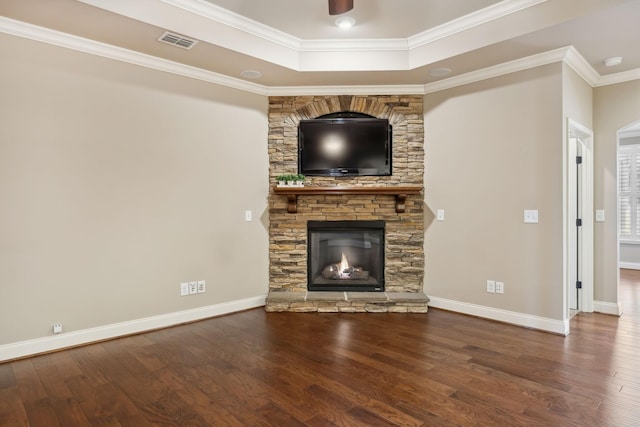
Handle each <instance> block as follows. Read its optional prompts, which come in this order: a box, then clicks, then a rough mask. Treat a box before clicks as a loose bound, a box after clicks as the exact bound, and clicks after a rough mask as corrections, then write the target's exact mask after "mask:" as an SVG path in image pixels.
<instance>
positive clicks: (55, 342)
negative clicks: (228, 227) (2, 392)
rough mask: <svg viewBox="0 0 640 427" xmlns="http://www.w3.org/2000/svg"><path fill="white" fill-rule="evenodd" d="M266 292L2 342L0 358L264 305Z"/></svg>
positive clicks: (109, 337) (114, 336)
mask: <svg viewBox="0 0 640 427" xmlns="http://www.w3.org/2000/svg"><path fill="white" fill-rule="evenodd" d="M265 298H266V295H260V296H257V297H251V298H246V299H242V300H236V301H230V302H225V303H220V304H215V305H209V306H206V307H199V308H194V309H191V310H184V311H176V312H173V313H167V314H161V315H158V316H152V317H146V318H143V319H136V320H131V321H128V322H120V323H113V324H111V325H104V326H98V327H95V328H90V329H83V330H80V331H73V332H67V333H61V334H59V335H53V336H48V337H43V338H36V339H32V340H27V341H20V342H16V343H11V344H4V345H0V362H2V361H6V360H11V359H16V358H19V357H25V356H32V355H35V354H39V353H45V352H49V351H53V350H59V349H63V348H68V347H74V346H78V345H82V344H88V343H91V342H96V341H103V340H107V339H111V338H117V337H120V336H124V335H131V334H136V333H140V332H145V331H150V330H153V329H159V328H166V327H169V326H175V325H179V324H182V323H187V322H193V321H196V320H202V319H206V318H209V317H215V316H221V315H223V314H229V313H233V312H236V311H241V310H247V309H250V308H255V307H261V306H264V301H265Z"/></svg>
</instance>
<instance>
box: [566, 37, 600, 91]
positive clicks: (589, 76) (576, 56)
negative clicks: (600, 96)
mask: <svg viewBox="0 0 640 427" xmlns="http://www.w3.org/2000/svg"><path fill="white" fill-rule="evenodd" d="M563 60H564V62H565V64H567V65H568V66H569V67H571V68H572V69H573V71H575V72H576V73H577V74H578V75H579V76H580V77H582V78H583V79H584V81H586V82H587V83H589V85H590V86H591V87H593V86H594V85H595V84H596V82H597V81H598V79H599V78H600V75H599V74H598V72H597V71H596V70H594V69H593V67H592V66H591V65H590V64H589V63H588V62H587V60H586V59H584V57H583V56H582V55H580V52H578V51H577V50H576V48H575V47H573V46H569V49H568V50H567V53H566V54H565V56H564V59H563Z"/></svg>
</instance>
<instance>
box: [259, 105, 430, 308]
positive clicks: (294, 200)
mask: <svg viewBox="0 0 640 427" xmlns="http://www.w3.org/2000/svg"><path fill="white" fill-rule="evenodd" d="M344 111H353V112H359V113H364V114H368V115H371V116H374V117H378V118H386V119H388V120H389V123H390V124H391V125H392V126H393V153H392V156H393V159H392V161H393V174H392V175H390V176H374V177H372V176H352V177H320V176H312V177H307V181H306V183H305V187H304V191H297V192H296V193H295V194H289V193H286V194H285V193H283V192H281V191H278V188H277V186H276V177H277V176H278V175H281V174H288V173H296V172H297V168H298V156H297V148H298V139H297V136H298V133H297V126H298V123H299V122H300V121H301V120H306V119H313V118H316V117H319V116H322V115H325V114H330V113H337V112H344ZM423 141H424V125H423V101H422V97H421V96H418V95H378V96H375V95H340V96H271V97H269V138H268V153H269V179H270V184H271V185H270V187H272V191H270V192H269V294H268V295H267V299H266V310H267V311H295V312H319V311H320V312H372V311H384V312H419V313H425V312H426V311H427V302H428V298H427V297H426V296H425V295H424V293H423V292H422V289H423V278H424V202H423V196H422V191H421V189H422V188H423V185H424V184H423V179H424V143H423ZM333 189H335V190H336V191H331V190H333ZM343 189H346V190H343ZM360 189H362V190H360ZM380 189H383V190H380ZM396 189H401V190H399V191H398V190H396ZM405 189H410V190H411V189H412V192H410V193H408V194H407V193H406V191H405ZM415 189H417V190H415ZM310 221H327V222H339V221H383V222H384V224H385V228H384V255H383V256H384V268H383V273H382V275H381V276H383V282H382V283H383V286H384V288H383V289H381V290H376V289H375V288H373V289H349V290H336V289H332V290H323V291H316V290H309V288H308V281H309V280H308V279H309V277H308V268H307V267H308V262H309V258H308V252H307V251H308V243H309V242H308V238H307V225H308V223H309V222H310ZM340 258H341V256H340ZM336 261H340V260H335V259H332V260H330V262H329V264H332V263H333V264H335V263H336ZM357 263H358V262H356V263H355V264H357ZM355 267H361V266H359V265H355ZM323 268H324V266H323ZM366 268H371V267H366Z"/></svg>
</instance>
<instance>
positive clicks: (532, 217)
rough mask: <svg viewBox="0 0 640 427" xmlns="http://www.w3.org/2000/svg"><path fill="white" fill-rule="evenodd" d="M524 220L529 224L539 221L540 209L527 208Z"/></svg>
mask: <svg viewBox="0 0 640 427" xmlns="http://www.w3.org/2000/svg"><path fill="white" fill-rule="evenodd" d="M524 222H525V223H527V224H537V223H538V210H537V209H525V211H524Z"/></svg>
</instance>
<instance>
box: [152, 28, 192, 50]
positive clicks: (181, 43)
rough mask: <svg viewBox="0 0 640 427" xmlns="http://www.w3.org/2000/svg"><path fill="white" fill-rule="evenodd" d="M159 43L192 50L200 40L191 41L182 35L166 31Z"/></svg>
mask: <svg viewBox="0 0 640 427" xmlns="http://www.w3.org/2000/svg"><path fill="white" fill-rule="evenodd" d="M158 41H159V42H162V43H166V44H171V45H174V46H178V47H181V48H183V49H191V48H192V47H193V46H195V45H196V43H198V40H194V39H190V38H188V37H185V36H182V35H180V34H176V33H170V32H169V31H165V32H164V33H163V34H162V35H161V36H160V37H158Z"/></svg>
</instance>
